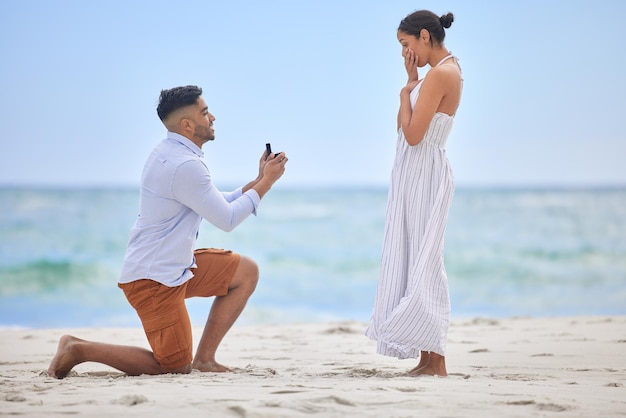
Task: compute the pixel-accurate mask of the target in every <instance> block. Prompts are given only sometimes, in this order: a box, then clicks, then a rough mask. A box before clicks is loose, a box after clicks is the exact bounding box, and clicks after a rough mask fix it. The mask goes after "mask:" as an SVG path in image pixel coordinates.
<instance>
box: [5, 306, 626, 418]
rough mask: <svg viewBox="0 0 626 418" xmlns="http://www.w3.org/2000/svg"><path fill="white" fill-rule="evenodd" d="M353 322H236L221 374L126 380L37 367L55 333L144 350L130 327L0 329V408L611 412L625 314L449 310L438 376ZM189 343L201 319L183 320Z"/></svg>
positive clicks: (623, 365) (157, 412) (327, 413)
mask: <svg viewBox="0 0 626 418" xmlns="http://www.w3.org/2000/svg"><path fill="white" fill-rule="evenodd" d="M365 326H366V324H365V323H363V322H355V321H345V322H341V321H338V322H323V323H301V324H280V325H252V326H249V325H246V326H237V325H235V327H234V328H233V329H232V330H231V331H230V333H229V334H227V336H226V338H225V339H224V341H223V343H222V346H221V347H220V349H219V350H218V353H217V360H218V361H219V362H220V363H222V364H224V365H226V366H228V367H231V368H232V369H233V371H234V372H233V373H225V374H217V373H200V372H192V373H191V374H189V375H161V376H145V375H144V376H137V377H128V376H126V375H124V374H122V373H120V372H118V371H115V370H114V369H111V368H109V367H107V366H105V365H101V364H97V363H85V364H81V365H79V366H77V367H75V368H74V370H73V371H72V372H71V374H70V376H68V377H67V378H65V379H63V380H57V379H53V378H50V377H48V376H47V374H46V373H45V370H46V369H47V367H48V364H49V362H50V360H51V359H52V356H53V355H54V353H55V351H56V346H57V343H58V339H59V337H60V336H61V335H62V334H65V333H70V334H73V335H75V336H77V337H79V338H86V339H90V340H96V341H106V342H115V343H119V344H128V345H138V346H142V347H147V342H146V340H145V336H144V334H143V331H142V330H141V329H140V328H95V327H94V328H74V329H6V328H5V329H0V376H2V377H1V379H2V380H1V382H2V383H1V384H0V411H1V412H0V414H7V415H10V414H13V415H21V416H44V415H45V416H57V415H58V416H61V415H68V414H76V415H79V416H112V415H117V416H145V415H150V416H153V417H160V416H164V417H165V416H171V415H173V414H184V415H185V416H207V413H210V415H211V416H217V417H221V416H224V417H231V416H232V417H305V416H312V415H317V416H322V417H350V416H354V417H380V416H386V417H409V416H415V414H416V411H418V410H425V413H426V415H427V416H441V417H450V416H459V417H465V416H481V417H503V416H505V417H506V416H519V417H526V416H533V415H540V416H544V417H550V416H559V417H565V416H567V417H589V416H602V417H613V416H615V417H618V416H619V417H623V416H625V415H626V388H625V387H626V355H624V352H625V349H626V316H581V317H575V316H571V317H535V318H532V317H519V318H505V319H489V318H474V319H453V320H452V322H451V325H450V330H449V339H448V352H447V355H446V363H447V368H448V373H449V376H448V377H446V378H437V377H426V376H424V377H419V378H414V377H408V376H405V375H404V373H405V372H406V371H408V370H409V369H411V368H412V367H413V366H415V364H417V360H397V359H394V358H389V357H384V356H380V355H378V354H376V353H375V348H376V343H375V342H374V341H371V340H369V339H368V338H367V337H365V336H364V335H363V331H364V329H365ZM193 332H194V341H198V339H199V337H200V334H201V332H202V328H201V327H194V330H193Z"/></svg>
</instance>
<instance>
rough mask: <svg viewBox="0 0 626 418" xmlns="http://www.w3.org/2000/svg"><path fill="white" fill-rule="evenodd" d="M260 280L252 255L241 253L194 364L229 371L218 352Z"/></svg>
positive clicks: (207, 328)
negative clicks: (217, 358)
mask: <svg viewBox="0 0 626 418" xmlns="http://www.w3.org/2000/svg"><path fill="white" fill-rule="evenodd" d="M258 280H259V268H258V266H257V265H256V263H255V262H254V261H252V260H251V259H249V258H247V257H244V256H241V258H240V260H239V265H238V266H237V270H236V271H235V275H234V276H233V279H232V281H231V282H230V286H229V287H228V293H227V294H226V295H224V296H217V297H216V298H215V301H214V302H213V306H212V307H211V312H210V313H209V318H208V320H207V322H206V324H205V326H204V331H203V333H202V338H201V339H200V342H199V344H198V349H197V351H196V356H195V358H194V360H193V368H194V369H197V370H200V371H203V372H227V371H229V369H228V368H226V367H224V366H222V365H221V364H219V363H217V361H215V352H216V351H217V348H218V346H219V345H220V343H221V342H222V339H223V338H224V336H225V335H226V333H227V332H228V330H229V329H230V328H231V327H232V325H233V324H234V323H235V321H236V320H237V318H238V317H239V315H240V314H241V312H242V311H243V308H244V307H245V306H246V303H247V302H248V298H249V297H250V295H252V293H253V292H254V289H255V288H256V284H257V282H258Z"/></svg>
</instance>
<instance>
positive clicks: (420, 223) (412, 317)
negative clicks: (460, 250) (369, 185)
mask: <svg viewBox="0 0 626 418" xmlns="http://www.w3.org/2000/svg"><path fill="white" fill-rule="evenodd" d="M453 20H454V16H453V15H452V13H447V14H445V15H443V16H441V17H438V16H437V15H435V14H434V13H432V12H430V11H428V10H419V11H416V12H414V13H412V14H410V15H408V16H407V17H405V18H404V19H403V20H402V21H401V22H400V26H399V27H398V41H399V42H400V45H402V56H403V57H404V66H405V68H406V71H407V74H408V81H407V84H406V86H404V87H403V88H402V90H401V91H400V110H399V112H398V140H397V145H396V157H395V161H394V165H393V169H392V172H391V183H390V189H389V195H388V203H387V215H386V221H385V234H384V242H383V253H382V260H381V269H380V277H379V283H378V290H377V293H376V301H375V304H374V309H373V313H372V319H371V322H370V324H369V326H368V328H367V330H366V332H365V334H366V335H367V336H368V337H369V338H371V339H374V340H377V342H378V346H377V352H378V353H379V354H383V355H386V356H392V357H397V358H400V359H406V358H418V357H419V364H418V365H417V366H416V367H415V368H413V369H412V370H410V371H409V372H408V374H409V375H411V376H418V375H437V376H447V375H448V372H447V370H446V363H445V351H446V342H447V334H448V324H449V322H450V296H449V293H448V278H447V276H446V270H445V267H444V263H443V241H444V233H445V229H446V221H447V218H448V210H449V208H450V204H451V202H452V196H453V194H454V176H453V174H452V170H451V168H450V163H449V162H448V159H447V157H446V151H445V145H446V140H447V139H448V135H449V133H450V131H451V129H452V125H453V121H454V115H455V113H456V110H457V108H458V106H459V102H460V99H461V90H462V84H463V80H462V76H461V68H460V67H459V64H458V62H457V59H456V57H455V56H453V55H452V54H451V53H450V52H449V51H448V50H447V49H446V47H445V46H444V44H443V40H444V37H445V29H447V28H449V27H450V25H451V24H452V22H453ZM426 64H428V65H429V66H430V67H431V69H430V71H428V73H427V75H426V76H425V77H423V78H422V79H420V78H419V76H418V72H417V68H418V67H424V66H425V65H426Z"/></svg>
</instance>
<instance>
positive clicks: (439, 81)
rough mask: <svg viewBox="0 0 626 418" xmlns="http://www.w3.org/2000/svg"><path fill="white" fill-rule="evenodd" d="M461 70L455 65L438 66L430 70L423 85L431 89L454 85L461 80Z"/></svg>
mask: <svg viewBox="0 0 626 418" xmlns="http://www.w3.org/2000/svg"><path fill="white" fill-rule="evenodd" d="M461 78H462V77H461V70H460V69H459V67H458V66H456V65H439V66H437V67H433V68H431V69H430V70H429V71H428V73H426V76H425V77H424V80H423V83H424V84H425V85H429V86H431V87H434V86H440V87H442V88H445V86H447V85H452V84H456V83H458V82H459V80H460V79H461Z"/></svg>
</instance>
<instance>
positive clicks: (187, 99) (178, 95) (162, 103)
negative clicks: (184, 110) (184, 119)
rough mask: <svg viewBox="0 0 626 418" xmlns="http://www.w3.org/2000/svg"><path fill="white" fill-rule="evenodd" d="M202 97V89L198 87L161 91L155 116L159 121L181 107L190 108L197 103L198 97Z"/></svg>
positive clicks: (182, 87)
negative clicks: (156, 115) (157, 116)
mask: <svg viewBox="0 0 626 418" xmlns="http://www.w3.org/2000/svg"><path fill="white" fill-rule="evenodd" d="M200 95H202V89H201V88H200V87H198V86H181V87H174V88H171V89H168V90H161V95H160V96H159V105H158V106H157V114H158V115H159V119H161V121H165V119H167V117H168V116H169V115H170V114H171V113H172V112H174V111H176V110H178V109H180V108H181V107H186V106H191V105H194V104H196V103H197V101H198V97H200Z"/></svg>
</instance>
